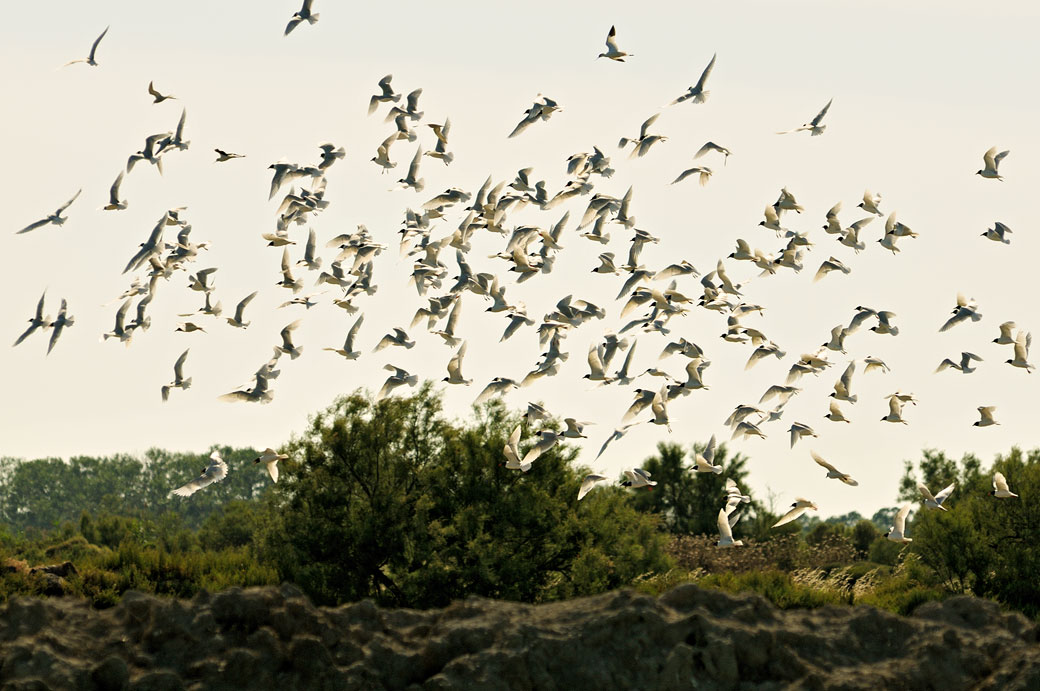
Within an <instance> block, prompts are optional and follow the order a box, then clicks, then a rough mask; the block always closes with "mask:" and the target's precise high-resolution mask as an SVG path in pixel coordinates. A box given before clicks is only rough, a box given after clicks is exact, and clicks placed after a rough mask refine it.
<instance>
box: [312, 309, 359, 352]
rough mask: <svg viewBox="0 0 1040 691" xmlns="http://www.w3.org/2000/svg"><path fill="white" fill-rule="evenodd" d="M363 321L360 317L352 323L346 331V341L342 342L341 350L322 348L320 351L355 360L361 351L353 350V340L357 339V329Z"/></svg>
mask: <svg viewBox="0 0 1040 691" xmlns="http://www.w3.org/2000/svg"><path fill="white" fill-rule="evenodd" d="M363 321H365V315H363V314H362V315H361V316H359V317H358V318H357V321H355V322H354V325H353V326H351V327H350V330H349V331H347V340H346V341H344V343H343V347H342V348H322V350H331V351H332V352H333V353H336V354H337V355H342V356H343V357H345V358H346V359H348V360H357V359H358V358H359V357H361V351H360V350H355V349H354V339H356V338H357V332H358V329H360V328H361V323H362V322H363Z"/></svg>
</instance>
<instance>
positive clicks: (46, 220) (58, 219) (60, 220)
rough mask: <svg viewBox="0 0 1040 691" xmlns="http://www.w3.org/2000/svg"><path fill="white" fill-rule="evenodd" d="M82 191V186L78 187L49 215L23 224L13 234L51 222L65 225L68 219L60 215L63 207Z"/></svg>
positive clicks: (63, 209)
mask: <svg viewBox="0 0 1040 691" xmlns="http://www.w3.org/2000/svg"><path fill="white" fill-rule="evenodd" d="M82 191H83V188H80V189H79V190H78V191H77V192H76V194H74V195H72V199H70V200H68V201H67V202H65V203H64V204H62V205H61V206H59V207H58V208H57V210H56V211H55V212H54V213H52V214H51V215H50V216H47V217H46V218H42V219H40V220H39V221H36V222H35V223H30V224H29V225H27V226H25V227H24V228H22V229H21V230H19V231H18V232H17V233H15V235H21V234H22V233H28V232H29V231H30V230H36V229H37V228H41V227H43V226H45V225H47V224H48V223H53V224H54V225H56V226H62V225H65V221H67V220H69V219H68V217H67V216H62V215H61V214H62V213H63V212H64V211H65V209H67V208H69V206H71V205H72V202H74V201H76V199H77V198H78V197H79V194H80V192H82Z"/></svg>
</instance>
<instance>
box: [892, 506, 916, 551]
mask: <svg viewBox="0 0 1040 691" xmlns="http://www.w3.org/2000/svg"><path fill="white" fill-rule="evenodd" d="M909 513H910V505H909V504H904V505H903V508H901V509H899V513H897V514H896V519H895V525H893V526H892V527H891V528H889V529H888V532H887V533H885V537H886V538H888V539H889V540H891V541H892V542H902V543H906V542H913V539H912V538H909V537H906V535H905V534H904V533H905V532H906V517H907V514H909Z"/></svg>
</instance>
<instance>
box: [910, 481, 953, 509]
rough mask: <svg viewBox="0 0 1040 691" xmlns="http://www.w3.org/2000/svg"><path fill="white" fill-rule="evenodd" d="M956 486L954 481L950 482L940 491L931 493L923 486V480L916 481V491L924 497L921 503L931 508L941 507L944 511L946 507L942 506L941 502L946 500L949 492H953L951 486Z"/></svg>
mask: <svg viewBox="0 0 1040 691" xmlns="http://www.w3.org/2000/svg"><path fill="white" fill-rule="evenodd" d="M956 486H957V483H956V482H951V483H950V484H949V485H947V486H946V487H944V488H943V490H942V491H941V492H938V493H937V494H935V495H932V493H931V492H930V491H929V489H928V488H927V487H925V486H924V483H923V482H918V483H917V491H918V492H920V493H921V496H922V497H923V498H924V502H923V503H924V505H925V506H927V507H929V508H932V509H942V510H943V511H946V510H947V508H946V507H945V506H943V502H944V501H946V500H947V499H948V498H949V496H950V495H951V494H953V488H954V487H956Z"/></svg>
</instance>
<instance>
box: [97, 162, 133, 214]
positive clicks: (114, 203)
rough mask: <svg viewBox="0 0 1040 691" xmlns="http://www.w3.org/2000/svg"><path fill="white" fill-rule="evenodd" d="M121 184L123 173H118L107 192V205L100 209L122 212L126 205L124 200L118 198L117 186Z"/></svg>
mask: <svg viewBox="0 0 1040 691" xmlns="http://www.w3.org/2000/svg"><path fill="white" fill-rule="evenodd" d="M122 184H123V171H119V175H118V176H116V181H115V182H113V183H112V187H111V188H109V190H108V204H105V205H104V206H103V207H101V208H102V209H103V210H105V211H122V210H123V209H125V208H126V207H127V206H128V204H127V201H126V200H125V199H120V198H119V186H120V185H122Z"/></svg>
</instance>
